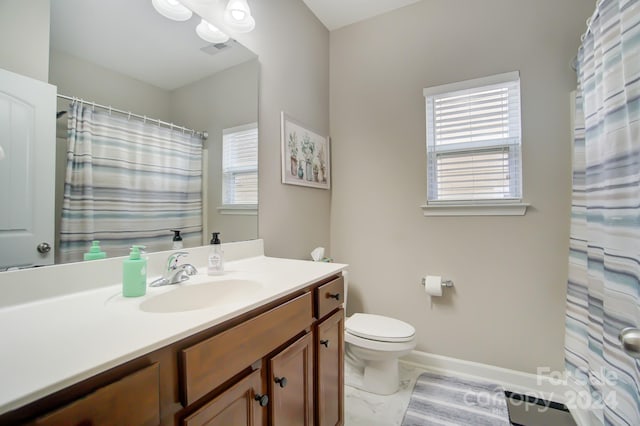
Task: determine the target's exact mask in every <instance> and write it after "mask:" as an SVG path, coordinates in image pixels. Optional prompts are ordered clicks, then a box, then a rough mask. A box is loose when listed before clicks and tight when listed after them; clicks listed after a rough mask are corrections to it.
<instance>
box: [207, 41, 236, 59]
mask: <svg viewBox="0 0 640 426" xmlns="http://www.w3.org/2000/svg"><path fill="white" fill-rule="evenodd" d="M236 43H237V41H235V40H229V41H226V42H224V43H212V44H209V45H207V46H205V47H202V48H200V50H202V51H203V52H204V53H206V54H208V55H211V56H213V55H217V54H218V53H220V52H222V51H226V50H231V49H233V47H234V46H235V44H236Z"/></svg>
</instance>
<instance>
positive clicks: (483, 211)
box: [420, 203, 530, 216]
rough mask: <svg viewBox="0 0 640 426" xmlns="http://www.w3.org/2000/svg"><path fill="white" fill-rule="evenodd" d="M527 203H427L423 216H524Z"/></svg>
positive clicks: (423, 208) (423, 209) (423, 207)
mask: <svg viewBox="0 0 640 426" xmlns="http://www.w3.org/2000/svg"><path fill="white" fill-rule="evenodd" d="M529 206H530V204H528V203H483V204H428V205H424V206H420V207H421V208H422V213H423V214H424V215H425V216H524V215H525V213H526V212H527V207H529Z"/></svg>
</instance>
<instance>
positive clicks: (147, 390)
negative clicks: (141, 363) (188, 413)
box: [33, 364, 160, 426]
mask: <svg viewBox="0 0 640 426" xmlns="http://www.w3.org/2000/svg"><path fill="white" fill-rule="evenodd" d="M158 380H159V379H158V364H153V365H151V366H149V367H146V368H143V369H142V370H140V371H137V372H135V373H133V374H130V375H128V376H126V377H125V378H123V379H121V380H118V381H117V382H115V383H111V384H110V385H107V386H104V387H102V388H100V389H98V390H96V391H95V392H93V393H91V394H89V395H87V396H86V397H84V398H81V399H78V400H77V401H74V402H72V403H71V404H69V405H67V406H65V407H63V408H60V409H59V410H57V411H54V412H53V413H50V414H47V415H45V416H43V417H40V418H39V419H37V420H36V421H35V422H34V423H33V424H35V425H39V426H54V425H114V426H115V425H157V424H159V423H160V391H159V382H158Z"/></svg>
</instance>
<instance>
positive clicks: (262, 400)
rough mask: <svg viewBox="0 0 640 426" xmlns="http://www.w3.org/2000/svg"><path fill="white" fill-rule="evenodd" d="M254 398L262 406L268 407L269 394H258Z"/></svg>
mask: <svg viewBox="0 0 640 426" xmlns="http://www.w3.org/2000/svg"><path fill="white" fill-rule="evenodd" d="M253 399H255V400H256V401H258V403H259V404H260V406H261V407H266V406H267V404H269V395H260V394H256V396H254V397H253Z"/></svg>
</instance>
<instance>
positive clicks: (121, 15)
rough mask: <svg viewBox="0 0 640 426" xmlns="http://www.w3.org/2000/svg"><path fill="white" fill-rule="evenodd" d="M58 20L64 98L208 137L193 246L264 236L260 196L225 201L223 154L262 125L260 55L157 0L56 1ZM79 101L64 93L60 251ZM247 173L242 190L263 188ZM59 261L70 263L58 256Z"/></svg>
mask: <svg viewBox="0 0 640 426" xmlns="http://www.w3.org/2000/svg"><path fill="white" fill-rule="evenodd" d="M50 14H51V15H50V18H51V19H50V23H51V27H50V52H49V83H51V84H53V85H55V86H57V91H58V94H59V95H65V96H67V97H71V98H77V99H82V100H83V101H84V103H85V104H87V105H92V104H93V103H95V104H97V105H103V106H110V107H112V109H114V110H115V109H117V110H122V111H130V112H131V113H132V114H134V115H139V116H144V117H148V118H149V121H150V122H151V121H152V120H161V121H163V122H166V123H173V124H175V125H176V126H180V127H184V128H188V129H194V130H196V131H199V132H206V133H207V134H208V137H207V138H206V140H205V141H204V144H203V148H204V151H203V176H204V179H203V226H202V227H203V235H202V237H201V238H200V239H199V240H197V241H194V240H193V239H190V240H189V242H188V243H187V244H185V246H187V247H188V246H194V245H201V244H202V243H203V242H206V241H207V233H210V232H214V231H219V232H221V233H222V238H221V239H222V240H223V241H224V242H231V241H242V240H248V239H255V238H257V234H258V230H257V207H258V206H257V199H256V200H255V204H252V203H251V202H247V201H246V200H245V201H241V202H240V203H239V204H236V205H229V204H225V203H224V202H223V149H222V147H223V135H224V134H229V133H233V132H234V131H244V130H246V129H250V128H252V127H255V128H256V129H257V121H258V117H257V115H258V80H259V77H258V74H259V62H258V58H257V56H256V55H255V54H254V53H252V52H251V51H249V50H248V49H246V48H245V47H244V46H242V45H241V44H239V43H238V42H237V41H235V40H233V39H230V40H229V41H227V42H225V43H221V44H212V43H209V42H207V41H204V40H202V39H200V38H199V37H198V35H197V34H196V32H195V28H196V26H197V25H198V23H199V22H200V17H198V16H197V15H195V14H194V15H193V17H192V18H191V19H190V20H188V21H185V22H176V21H172V20H169V19H167V18H165V17H163V16H161V15H160V14H158V13H157V12H156V11H155V9H154V8H153V6H152V2H151V0H135V1H131V0H109V1H104V0H52V1H51V2H50ZM25 25H28V24H25ZM3 42H14V41H3ZM25 54H28V52H25ZM71 102H73V101H70V100H69V99H64V98H60V97H59V98H58V103H57V110H58V116H59V117H58V118H57V120H56V172H55V174H56V179H55V194H56V196H55V200H56V201H55V209H54V211H52V212H51V216H52V217H54V223H55V235H56V241H55V244H56V247H59V244H60V238H59V235H60V226H61V225H60V223H61V212H62V204H63V192H64V182H65V173H66V167H67V135H68V129H67V121H68V117H69V111H70V108H71V105H70V103H71ZM98 108H99V107H98ZM114 114H115V113H114ZM127 119H131V120H134V119H135V118H130V117H127ZM256 135H257V130H256ZM256 155H257V153H256ZM225 161H227V160H225ZM245 172H246V171H245ZM239 176H240V179H244V181H242V182H241V184H243V185H244V184H248V185H250V186H251V185H254V186H255V188H256V191H257V169H256V170H255V173H254V174H253V175H251V176H249V175H247V174H246V173H245V174H244V175H243V174H242V173H241V174H240V175H239ZM243 188H244V187H243ZM256 194H257V193H256ZM256 197H257V195H256ZM132 225H133V226H135V223H134V222H132ZM170 229H171V225H169V224H167V229H166V241H164V240H163V241H161V242H159V243H156V244H153V245H152V246H151V250H170V249H171V248H172V236H173V233H172V232H170ZM209 236H210V234H209ZM185 241H187V240H185ZM0 244H1V243H0ZM87 248H88V247H87ZM126 252H127V251H126V248H123V249H119V250H112V251H110V252H109V251H108V252H107V254H108V255H109V257H111V256H121V255H123V254H125V253H126ZM55 259H56V263H60V262H62V261H65V260H64V258H61V257H60V256H58V255H56V256H55ZM1 266H2V265H0V270H2V268H1Z"/></svg>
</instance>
